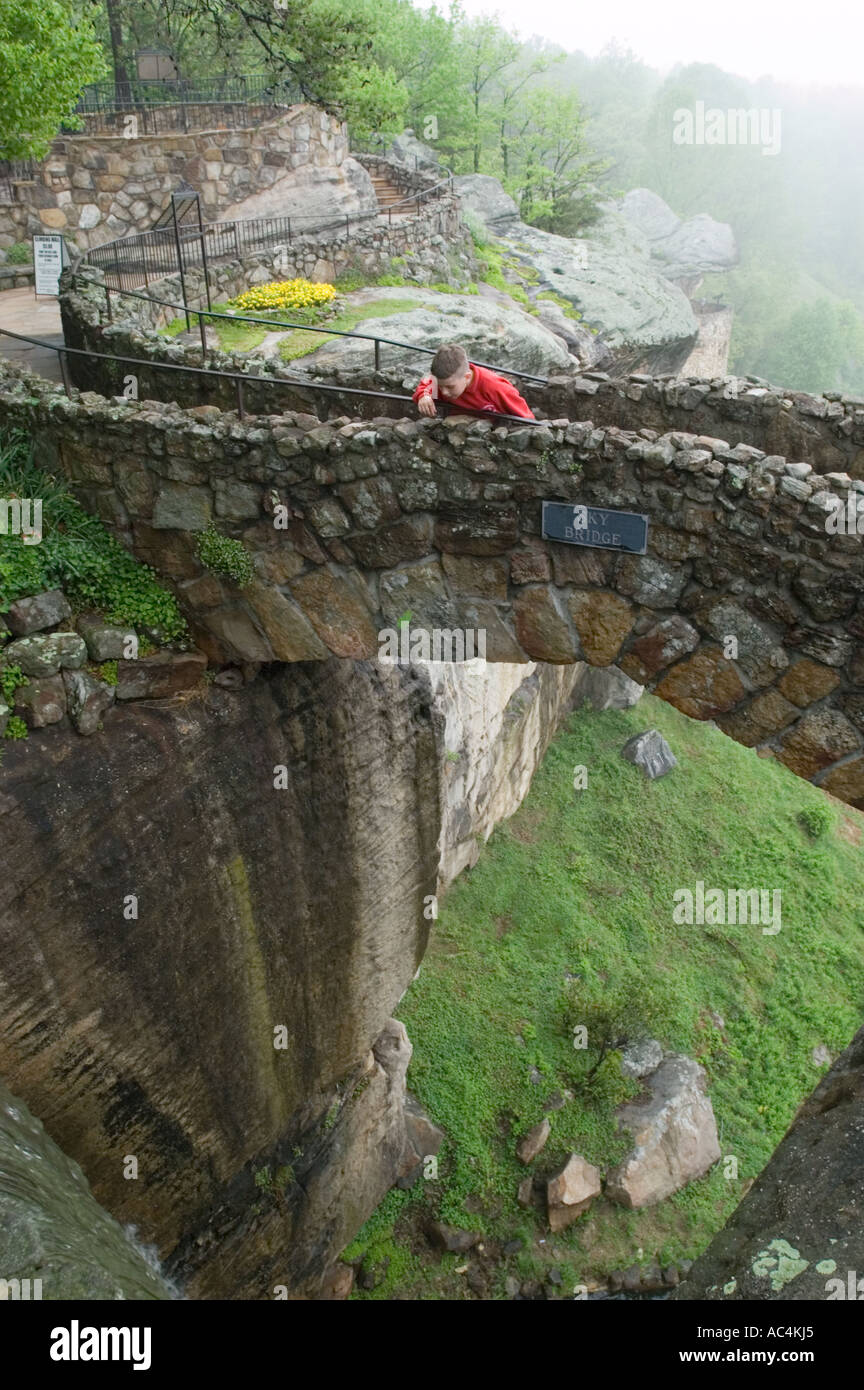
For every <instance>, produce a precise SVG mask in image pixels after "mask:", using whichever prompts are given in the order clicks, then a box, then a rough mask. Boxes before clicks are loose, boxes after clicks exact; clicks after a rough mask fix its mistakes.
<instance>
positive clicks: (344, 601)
mask: <svg viewBox="0 0 864 1390" xmlns="http://www.w3.org/2000/svg"><path fill="white" fill-rule="evenodd" d="M0 380H2V382H3V389H2V392H0V420H2V421H3V422H4V423H7V424H10V425H20V426H22V427H24V428H27V429H28V430H30V432H31V433H32V434H33V435H34V436H35V438H36V439H37V441H38V442H39V447H40V450H41V451H42V453H43V454H46V451H47V456H48V457H49V458H50V457H53V458H54V459H56V463H57V465H58V466H59V467H61V468H62V470H63V471H64V472H65V473H66V475H67V476H68V477H69V478H70V479H72V480H73V482H74V483H75V485H76V491H77V493H78V495H79V496H80V497H81V499H82V501H83V502H84V504H85V505H86V506H87V507H88V508H89V509H90V510H92V511H94V512H96V513H97V514H98V515H100V516H101V517H102V518H103V519H104V520H105V521H106V522H107V523H108V524H109V525H111V526H112V527H113V528H114V530H115V531H116V533H117V534H118V535H119V536H120V537H121V539H122V540H123V541H124V542H125V543H126V544H127V545H129V546H131V547H132V548H133V550H134V552H135V554H136V555H137V556H138V558H139V559H142V560H144V561H146V562H148V563H150V564H152V565H153V567H154V568H155V569H156V570H157V571H158V572H159V573H160V574H162V575H163V576H166V577H167V578H168V579H169V580H170V582H171V583H172V585H173V587H174V589H175V591H176V592H177V594H178V595H179V597H180V598H181V600H182V602H183V604H184V606H185V608H186V610H187V612H188V613H189V615H190V619H191V622H192V624H193V632H194V636H195V639H196V641H197V642H198V644H199V646H201V647H202V648H203V649H204V651H205V652H207V654H208V656H210V658H211V659H212V660H216V661H232V660H240V661H242V660H248V661H272V660H274V659H275V660H278V661H306V660H320V659H324V658H326V657H327V656H328V655H329V654H330V653H334V654H336V655H338V656H342V657H350V658H354V659H362V658H368V657H372V656H375V655H376V654H377V653H378V651H379V649H380V638H379V633H380V632H381V631H382V630H384V629H391V630H395V629H396V628H397V626H398V624H399V621H400V618H401V617H402V616H403V615H404V614H405V613H406V611H407V612H409V613H410V615H411V623H412V624H413V625H414V627H415V629H416V628H418V627H419V628H422V629H424V630H427V631H429V630H434V629H438V630H442V629H444V630H461V631H464V630H466V629H472V630H475V631H481V630H482V631H483V632H484V633H485V640H486V656H487V659H488V660H491V661H500V662H519V661H528V660H531V661H546V662H550V663H553V664H569V663H572V662H576V661H587V662H589V663H590V664H592V665H597V666H606V665H610V664H612V663H615V664H616V665H618V666H619V667H620V668H621V669H622V670H623V671H624V672H625V673H626V674H627V675H628V676H630V677H631V678H632V679H634V680H636V681H638V682H639V683H640V684H644V685H647V686H649V687H650V688H652V689H653V690H654V691H655V693H657V694H658V695H660V696H661V697H663V698H665V699H667V700H669V701H670V702H671V703H672V704H674V705H676V706H677V707H678V708H679V709H681V710H683V711H684V712H685V713H687V714H690V715H692V716H694V717H696V718H701V719H714V720H716V721H717V723H718V724H719V725H720V727H721V728H723V729H724V730H725V731H726V732H727V733H729V734H730V735H731V736H732V737H733V738H736V739H738V741H739V742H742V743H744V744H746V745H748V746H755V747H760V748H765V749H768V750H771V751H773V752H774V753H775V754H776V756H777V757H778V758H780V760H781V761H783V762H784V763H785V764H786V765H787V766H788V767H790V768H791V769H792V770H793V771H794V772H796V773H797V774H799V775H800V776H803V777H807V778H810V779H812V780H814V781H816V782H818V783H819V784H820V785H823V786H825V787H826V788H827V790H829V791H831V792H832V793H834V794H835V795H837V796H839V797H842V798H845V799H847V800H849V801H852V802H853V803H855V804H859V803H860V804H862V805H864V602H862V597H864V578H862V574H861V549H860V547H861V544H862V541H861V537H859V536H857V535H849V536H847V535H842V534H840V535H834V534H830V533H829V532H828V531H827V530H826V518H827V517H828V516H829V515H830V514H831V513H832V512H833V511H834V510H835V509H836V507H837V506H839V505H840V504H841V503H843V504H844V505H845V504H846V503H847V501H848V499H849V498H850V497H851V498H852V500H853V503H857V501H858V499H859V497H860V495H861V493H862V492H864V483H861V482H857V481H856V482H853V481H852V480H851V479H850V478H849V477H848V476H846V475H841V474H829V475H827V476H825V477H823V476H820V475H818V474H816V473H815V472H814V471H813V469H812V468H811V466H810V465H809V464H807V463H805V462H803V461H802V462H799V461H793V462H787V461H786V460H785V459H783V458H780V457H777V456H766V455H764V454H763V453H762V452H761V451H760V450H758V449H755V448H753V447H751V446H747V445H738V446H736V447H735V448H730V447H729V446H728V443H727V441H724V440H722V439H718V438H716V437H704V436H695V435H692V434H686V433H684V432H680V431H678V432H671V433H668V434H666V435H663V436H658V435H657V434H656V433H655V432H653V431H647V430H643V431H641V432H640V433H635V432H632V431H631V432H627V431H623V430H619V429H617V428H614V427H610V428H608V429H605V430H603V429H598V428H596V427H595V426H594V425H593V424H591V423H590V422H568V421H566V420H563V421H557V422H551V423H550V424H547V425H541V426H539V427H537V426H535V427H530V426H520V427H513V428H510V427H499V428H494V427H493V425H492V423H491V422H489V421H483V420H474V419H471V418H470V417H464V416H463V417H459V416H454V417H452V418H451V419H449V420H446V421H439V420H434V421H417V420H407V419H405V420H401V421H398V422H394V421H391V420H388V419H385V418H383V417H381V418H379V419H377V420H375V421H373V422H371V425H370V424H368V423H364V422H360V421H351V420H349V419H348V418H347V417H344V418H343V419H341V420H335V421H331V422H330V423H328V424H323V423H322V422H321V421H320V420H319V419H317V418H316V417H315V416H312V415H305V414H293V415H291V414H286V415H281V416H269V417H259V418H257V419H247V420H246V421H245V423H241V422H239V421H238V420H237V419H236V417H234V416H232V415H227V414H222V413H220V412H219V411H218V410H216V409H215V407H212V406H204V407H199V408H197V409H192V410H189V411H186V412H184V411H182V410H180V409H179V408H177V407H175V406H173V405H166V404H163V403H159V402H152V401H142V402H127V403H125V404H123V405H119V404H116V403H114V402H109V401H105V400H103V399H100V398H99V397H96V396H92V395H85V396H83V397H81V398H80V399H75V400H66V399H65V398H64V397H63V396H62V395H60V394H59V393H58V392H57V391H56V389H54V390H49V389H48V388H47V387H46V384H45V383H43V382H40V381H39V379H38V378H35V377H32V376H28V375H27V374H26V373H23V372H20V371H16V370H15V369H13V368H4V371H3V377H2V378H0ZM541 499H547V500H554V499H558V500H561V501H569V502H573V503H584V504H587V505H589V506H595V507H601V508H602V507H616V508H622V509H626V510H632V511H639V512H644V513H646V514H647V515H648V517H649V518H650V531H649V548H648V554H647V555H645V556H639V555H628V554H621V553H616V552H613V551H606V550H586V549H582V548H577V547H574V546H570V545H566V544H560V543H556V542H551V541H545V542H544V541H543V540H542V539H541V537H540V514H541V509H540V501H541ZM277 509H278V510H277ZM277 515H278V517H279V519H280V527H279V528H278V529H277V527H276V526H275V525H274V519H275V517H276V516H277ZM211 523H213V524H215V525H216V526H217V528H218V529H219V530H220V531H222V532H223V533H224V534H225V535H227V536H229V537H232V538H234V539H236V540H239V541H242V544H243V546H244V547H245V549H246V550H248V552H249V553H250V555H251V558H252V564H253V567H254V579H253V580H252V582H251V583H249V584H248V585H246V586H245V587H244V588H242V589H239V588H238V587H237V586H236V585H235V584H234V583H233V582H232V581H230V580H227V579H225V578H222V577H220V576H218V575H216V574H213V573H211V572H209V571H205V570H204V569H203V568H202V566H201V564H200V562H199V560H198V559H197V555H196V540H197V534H198V533H199V532H200V531H202V530H204V529H205V528H206V527H208V526H209V525H210V524H211ZM730 641H731V643H732V645H731V646H730ZM736 643H737V649H736V647H735V644H736ZM736 650H737V655H736V654H735V653H736Z"/></svg>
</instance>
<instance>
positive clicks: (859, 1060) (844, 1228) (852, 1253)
mask: <svg viewBox="0 0 864 1390" xmlns="http://www.w3.org/2000/svg"><path fill="white" fill-rule="evenodd" d="M862 1135H864V1029H862V1030H861V1031H860V1032H859V1033H857V1034H856V1036H855V1038H854V1039H853V1040H852V1042H851V1043H850V1045H849V1047H847V1048H846V1050H845V1052H843V1053H842V1055H841V1056H840V1057H838V1058H837V1061H836V1062H835V1063H834V1065H833V1067H832V1068H831V1070H830V1071H829V1072H828V1073H827V1074H826V1075H825V1076H824V1077H823V1078H822V1080H821V1081H820V1082H819V1085H818V1086H817V1087H816V1089H815V1090H814V1092H813V1094H812V1095H811V1096H809V1097H808V1099H807V1100H806V1101H805V1102H804V1104H803V1105H802V1106H801V1108H800V1110H799V1111H798V1114H797V1115H796V1116H795V1119H794V1120H793V1121H792V1124H791V1125H790V1127H789V1130H788V1132H787V1134H786V1136H785V1138H784V1139H783V1141H782V1143H781V1144H780V1146H779V1148H777V1150H776V1151H775V1153H774V1154H773V1156H772V1157H771V1159H770V1160H769V1161H768V1164H767V1166H766V1167H765V1168H764V1169H763V1170H762V1172H761V1173H760V1174H759V1176H758V1177H757V1179H756V1181H755V1183H754V1184H753V1186H752V1188H751V1189H750V1191H749V1192H748V1193H747V1195H746V1196H745V1198H744V1200H743V1201H742V1202H741V1204H740V1206H739V1207H737V1208H736V1210H735V1211H734V1212H733V1214H732V1216H731V1217H730V1218H729V1220H728V1222H727V1223H726V1225H725V1226H724V1227H723V1229H722V1231H720V1232H718V1234H717V1235H716V1236H715V1237H714V1239H713V1240H712V1242H711V1244H710V1245H709V1246H708V1249H707V1250H706V1251H705V1253H704V1254H703V1255H701V1256H700V1258H699V1259H698V1260H697V1261H696V1263H695V1264H694V1265H693V1268H692V1269H691V1271H690V1273H689V1276H688V1278H687V1279H686V1280H685V1281H684V1283H682V1284H681V1285H680V1287H679V1288H678V1289H676V1291H675V1293H674V1294H673V1295H672V1296H673V1298H675V1299H681V1300H703V1299H707V1300H710V1301H717V1300H732V1301H734V1302H739V1301H742V1300H744V1301H746V1300H753V1299H758V1300H760V1301H763V1300H766V1299H769V1300H777V1301H792V1302H798V1301H809V1300H818V1301H820V1302H821V1301H823V1300H825V1301H840V1300H848V1299H853V1300H857V1301H860V1300H861V1299H862V1297H864V1286H862V1282H861V1281H862V1277H864V1141H862ZM742 1177H743V1175H742Z"/></svg>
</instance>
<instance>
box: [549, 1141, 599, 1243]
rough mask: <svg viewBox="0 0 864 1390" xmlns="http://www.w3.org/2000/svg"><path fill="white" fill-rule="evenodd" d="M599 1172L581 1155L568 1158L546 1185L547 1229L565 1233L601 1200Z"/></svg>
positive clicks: (572, 1155)
mask: <svg viewBox="0 0 864 1390" xmlns="http://www.w3.org/2000/svg"><path fill="white" fill-rule="evenodd" d="M601 1190H602V1183H601V1181H600V1169H599V1168H595V1167H594V1164H593V1163H589V1162H588V1160H587V1158H583V1157H582V1155H581V1154H571V1155H570V1157H569V1158H568V1160H567V1162H566V1163H565V1164H564V1167H563V1168H561V1169H560V1171H559V1172H557V1173H555V1174H554V1175H553V1176H552V1177H551V1178H550V1179H549V1180H548V1182H547V1184H546V1210H547V1214H548V1219H549V1229H550V1230H552V1231H564V1230H566V1229H567V1227H568V1226H572V1224H573V1222H574V1221H576V1220H578V1218H579V1217H580V1216H581V1215H582V1213H583V1211H586V1210H587V1209H588V1207H590V1205H591V1203H592V1202H593V1200H594V1198H595V1197H599V1196H600V1192H601Z"/></svg>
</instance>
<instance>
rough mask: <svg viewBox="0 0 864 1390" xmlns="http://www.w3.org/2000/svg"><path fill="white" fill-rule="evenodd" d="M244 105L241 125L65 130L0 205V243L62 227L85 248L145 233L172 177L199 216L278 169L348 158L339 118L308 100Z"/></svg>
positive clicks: (265, 182) (262, 185)
mask: <svg viewBox="0 0 864 1390" xmlns="http://www.w3.org/2000/svg"><path fill="white" fill-rule="evenodd" d="M269 114H270V108H267V107H261V108H260V109H259V108H256V107H254V106H251V107H249V110H248V119H249V128H248V129H245V130H226V129H221V130H220V129H214V130H199V131H190V132H189V133H188V134H170V133H168V134H161V135H151V136H142V137H141V138H134V139H126V138H125V137H124V136H123V135H90V134H87V133H83V134H81V135H64V136H61V137H60V138H59V139H57V140H55V141H54V143H53V145H52V147H51V151H50V153H49V155H48V157H47V159H45V160H44V161H43V163H42V164H40V165H39V166H38V169H37V171H36V179H35V181H34V182H33V183H29V184H21V185H20V186H19V197H20V199H21V201H19V202H15V203H11V204H8V205H3V206H0V249H2V248H4V247H6V246H11V245H12V244H13V242H16V241H26V240H27V239H28V238H29V237H30V236H32V235H33V233H34V232H57V231H59V232H63V233H64V234H65V235H67V236H68V239H69V241H70V242H72V243H73V244H74V245H76V246H78V247H80V248H81V249H82V250H87V249H89V248H90V247H93V246H101V245H102V244H103V243H104V242H106V241H112V240H114V239H115V238H117V237H122V236H126V235H128V234H129V233H130V232H135V231H145V230H147V229H148V228H149V227H151V226H152V225H153V222H154V221H155V220H156V217H157V216H158V214H159V213H160V212H161V211H162V209H163V208H164V206H165V204H166V202H167V201H168V196H169V194H171V193H173V192H174V191H175V190H176V189H177V187H178V186H179V185H180V183H181V182H183V181H185V182H186V183H189V184H191V185H192V186H193V187H194V188H196V189H198V190H199V192H200V194H201V201H202V211H203V215H204V218H205V220H206V221H208V222H214V221H217V220H218V219H219V218H220V217H222V216H224V209H225V208H226V207H228V206H230V205H231V204H232V203H237V202H239V201H241V200H242V199H243V198H246V197H248V196H249V194H251V193H255V192H257V191H260V190H262V189H266V188H270V187H272V185H273V184H274V183H275V182H276V181H277V179H279V178H280V177H282V176H284V175H285V174H287V173H290V172H292V171H294V170H296V169H299V168H303V167H307V166H310V167H311V168H313V169H314V168H322V169H323V168H328V167H333V168H338V166H340V165H341V164H342V163H343V161H344V160H345V159H347V158H348V136H347V130H346V127H345V125H344V124H343V123H342V122H340V121H338V120H336V119H335V117H332V116H328V115H327V113H326V112H323V111H320V110H319V109H318V108H317V107H314V106H309V105H306V104H302V105H298V106H293V107H290V108H288V109H287V110H286V112H285V113H284V114H283V115H281V116H279V117H277V118H276V119H272V118H270V119H267V117H268V116H269Z"/></svg>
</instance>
